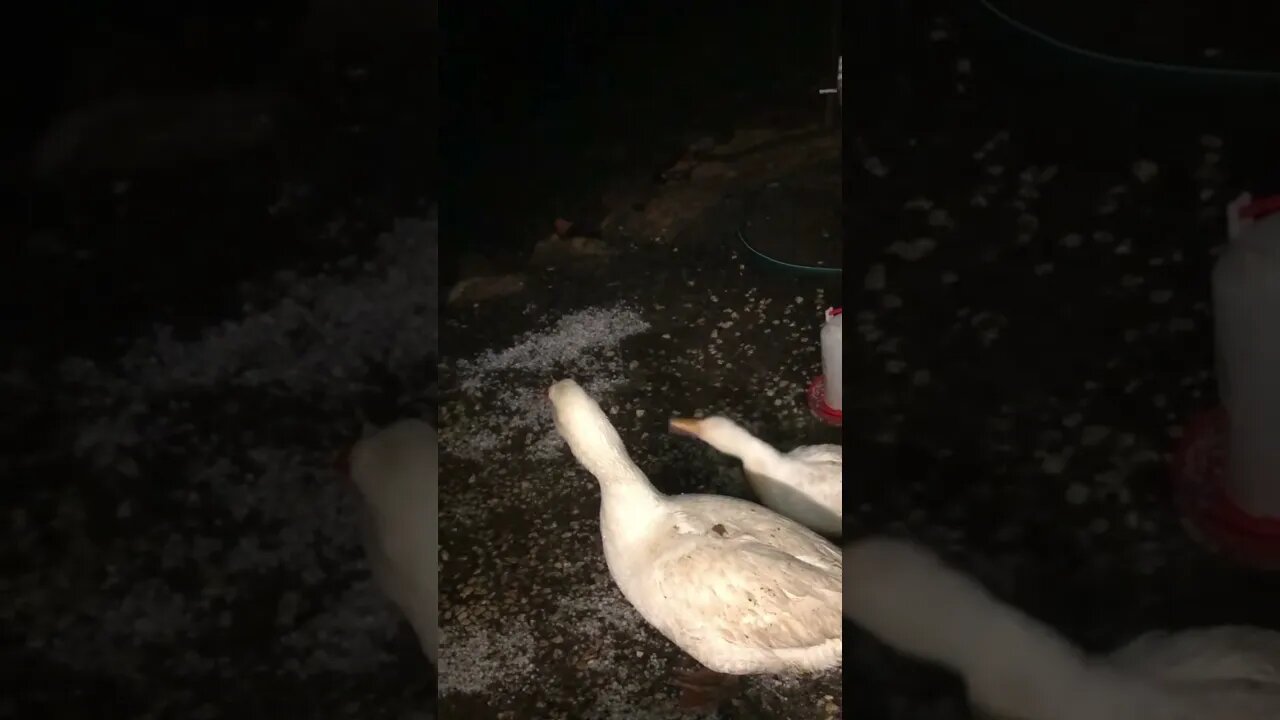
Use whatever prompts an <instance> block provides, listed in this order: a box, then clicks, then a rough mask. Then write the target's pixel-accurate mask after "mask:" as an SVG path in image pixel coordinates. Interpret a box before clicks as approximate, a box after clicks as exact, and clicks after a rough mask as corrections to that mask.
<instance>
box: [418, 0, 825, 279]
mask: <svg viewBox="0 0 1280 720" xmlns="http://www.w3.org/2000/svg"><path fill="white" fill-rule="evenodd" d="M835 13H836V5H835V4H834V3H832V2H829V1H821V2H808V3H785V2H775V1H770V2H761V3H753V4H748V5H743V4H737V3H729V2H723V1H721V0H712V1H709V2H699V3H676V2H670V1H668V0H660V1H659V2H644V3H641V2H621V1H619V0H613V1H611V2H600V3H591V4H586V3H570V2H564V1H560V2H550V3H506V4H503V5H502V6H501V10H497V9H492V8H486V7H483V6H480V5H477V4H474V3H456V4H453V5H451V6H447V7H445V8H443V9H442V14H441V20H440V22H441V26H442V27H443V28H445V32H444V37H445V46H444V51H443V52H444V53H445V55H446V57H447V58H448V61H447V62H445V63H444V64H443V65H442V67H441V87H442V100H443V103H444V105H443V115H442V122H443V124H442V130H441V137H442V138H445V139H446V142H444V143H443V144H442V148H441V158H442V162H443V168H444V170H443V172H444V177H445V178H446V179H447V182H446V183H445V185H444V194H443V196H442V203H441V207H442V211H441V221H442V226H441V227H442V229H441V234H442V237H443V238H444V239H445V240H444V246H445V248H446V249H447V255H446V257H442V262H444V263H445V265H446V267H445V272H444V275H445V279H444V285H445V286H446V287H447V285H448V284H449V283H450V280H451V279H452V278H454V277H456V272H457V271H458V263H459V262H460V261H468V260H471V259H474V258H475V256H481V257H482V258H483V262H485V263H487V264H496V265H499V266H502V265H506V264H513V265H514V264H519V263H520V262H521V261H522V260H523V258H524V257H525V256H526V255H527V253H528V251H529V249H530V248H531V247H532V246H533V244H534V243H535V242H536V241H537V240H540V239H542V238H543V237H545V236H546V235H547V234H548V233H549V232H550V230H551V227H552V222H553V221H554V220H555V219H556V218H557V217H564V218H565V219H568V220H573V221H575V222H582V223H584V224H587V225H590V221H591V220H592V219H593V218H594V217H596V216H598V215H599V214H600V194H601V193H602V192H604V191H607V190H608V189H609V186H610V184H611V183H617V182H625V181H626V180H623V178H626V179H631V180H634V181H636V182H647V181H651V180H652V179H653V178H654V177H655V176H656V175H657V174H658V173H660V172H661V171H663V170H666V169H667V168H669V167H670V166H671V165H672V164H673V163H674V162H675V160H676V159H678V158H679V157H680V156H681V155H682V154H683V152H684V151H685V148H686V147H687V146H688V144H689V143H691V142H693V141H695V140H697V139H700V138H702V137H706V136H716V135H717V134H725V133H728V132H730V131H731V130H732V129H733V128H734V127H736V126H741V124H743V123H744V122H745V121H747V120H748V119H758V118H760V117H761V116H785V115H787V114H788V113H790V114H793V115H798V116H802V117H805V118H807V121H808V122H814V121H816V120H817V119H820V117H821V115H820V114H818V115H817V116H815V115H814V109H813V108H814V107H815V105H817V106H818V107H820V103H815V102H814V96H815V93H816V92H817V90H818V88H819V87H821V86H823V84H824V83H826V82H828V77H829V76H830V75H831V74H832V59H833V54H832V44H833V42H832V36H833V24H834V22H835ZM819 113H820V111H819ZM442 252H444V251H442Z"/></svg>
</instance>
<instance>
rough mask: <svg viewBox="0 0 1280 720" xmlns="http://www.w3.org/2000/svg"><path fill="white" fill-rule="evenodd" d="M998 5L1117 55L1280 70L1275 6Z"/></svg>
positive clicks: (1011, 1)
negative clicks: (1274, 37)
mask: <svg viewBox="0 0 1280 720" xmlns="http://www.w3.org/2000/svg"><path fill="white" fill-rule="evenodd" d="M991 6H992V7H994V8H996V9H997V10H998V11H999V12H1002V13H1004V14H1006V15H1007V16H1009V17H1010V18H1013V19H1014V20H1016V21H1018V22H1020V23H1023V24H1024V25H1027V26H1028V27H1030V28H1033V29H1034V30H1036V31H1039V32H1041V33H1044V34H1045V35H1047V36H1049V37H1051V38H1053V39H1054V40H1057V41H1059V42H1063V43H1067V44H1070V45H1074V46H1076V47H1078V48H1081V49H1084V50H1088V51H1092V52H1100V53H1106V54H1109V55H1112V56H1115V57H1120V58H1129V59H1133V60H1142V61H1147V62H1157V63H1172V64H1186V65H1194V66H1200V67H1211V68H1212V67H1216V68H1240V69H1249V70H1271V71H1276V70H1280V60H1278V59H1277V57H1276V53H1275V45H1274V43H1273V42H1271V38H1270V37H1269V34H1268V33H1267V32H1265V31H1261V32H1260V31H1259V29H1261V28H1272V27H1275V26H1276V23H1277V21H1280V12H1278V11H1277V9H1276V8H1275V7H1274V6H1268V5H1259V4H1257V3H1251V2H1247V0H1227V1H1226V2H1209V1H1208V0H1175V1H1173V2H1153V1H1152V0H1125V1H1124V2H1101V1H1091V2H1071V3H1068V2H1029V1H1028V0H992V1H991Z"/></svg>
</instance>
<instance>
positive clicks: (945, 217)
mask: <svg viewBox="0 0 1280 720" xmlns="http://www.w3.org/2000/svg"><path fill="white" fill-rule="evenodd" d="M928 222H929V226H930V227H941V228H948V227H951V226H952V225H953V224H954V223H952V221H951V215H950V214H948V213H947V211H946V210H944V209H942V208H934V209H933V210H930V211H929V220H928Z"/></svg>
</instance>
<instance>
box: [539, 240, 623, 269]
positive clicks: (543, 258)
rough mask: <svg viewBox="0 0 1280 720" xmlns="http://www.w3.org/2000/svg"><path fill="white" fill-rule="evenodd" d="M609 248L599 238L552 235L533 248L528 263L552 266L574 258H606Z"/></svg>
mask: <svg viewBox="0 0 1280 720" xmlns="http://www.w3.org/2000/svg"><path fill="white" fill-rule="evenodd" d="M609 254H610V251H609V246H608V245H607V244H606V243H605V242H604V241H603V240H600V239H599V238H590V237H583V236H580V235H579V236H575V237H568V238H562V237H559V236H556V235H552V236H550V237H548V238H547V239H545V240H543V241H542V242H540V243H538V244H537V245H535V246H534V248H533V255H532V257H530V258H529V262H530V263H532V264H534V265H554V264H555V263H557V262H564V261H566V260H572V259H575V258H584V257H606V256H608V255H609Z"/></svg>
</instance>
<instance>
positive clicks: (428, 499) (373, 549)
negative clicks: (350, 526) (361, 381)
mask: <svg viewBox="0 0 1280 720" xmlns="http://www.w3.org/2000/svg"><path fill="white" fill-rule="evenodd" d="M343 462H344V464H345V465H346V467H345V468H343V469H345V470H346V471H347V473H348V474H349V477H350V478H351V480H352V481H353V482H354V483H355V485H356V487H357V488H358V489H359V490H360V494H361V496H362V498H363V499H364V507H365V512H364V517H363V519H364V547H365V552H366V554H367V555H368V558H369V568H370V570H371V571H372V573H373V578H374V581H375V582H377V583H378V586H379V587H381V588H382V591H383V592H384V593H385V594H386V595H387V597H389V598H390V599H391V601H392V602H394V603H395V604H396V606H397V607H399V608H400V611H401V612H402V613H404V615H405V617H407V618H408V620H409V623H410V624H411V625H413V630H414V632H415V633H416V634H417V636H418V641H419V643H421V645H422V652H423V654H425V655H426V656H427V659H428V660H430V661H431V663H432V664H433V665H434V664H436V662H437V660H438V659H439V656H440V620H439V617H440V616H439V609H438V603H439V598H440V592H439V589H440V582H439V554H440V541H439V537H438V533H439V527H440V521H439V516H440V501H439V476H440V468H439V441H438V439H437V437H436V431H435V428H433V427H431V425H429V424H427V423H426V422H423V421H422V420H401V421H400V422H397V423H395V424H393V425H390V426H388V427H386V428H384V429H383V430H381V431H380V432H377V433H374V434H372V435H369V436H367V437H365V438H364V439H362V440H360V441H359V442H357V443H356V444H355V445H353V446H352V447H351V449H350V450H349V451H348V453H347V455H346V456H345V458H344V461H343Z"/></svg>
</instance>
